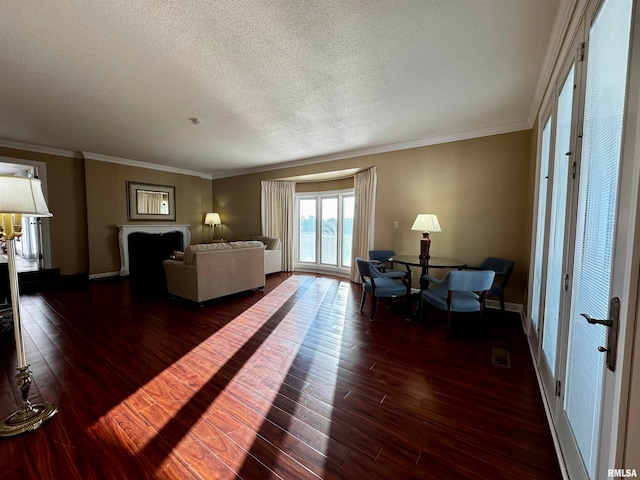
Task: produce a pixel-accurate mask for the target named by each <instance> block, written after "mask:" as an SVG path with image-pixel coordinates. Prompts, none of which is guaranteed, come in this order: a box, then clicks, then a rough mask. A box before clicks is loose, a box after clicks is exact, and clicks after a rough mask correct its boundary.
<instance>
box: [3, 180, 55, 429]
mask: <svg viewBox="0 0 640 480" xmlns="http://www.w3.org/2000/svg"><path fill="white" fill-rule="evenodd" d="M22 215H26V216H29V217H50V216H51V213H50V212H49V208H48V207H47V202H46V201H45V199H44V195H43V193H42V186H41V184H40V180H38V179H35V178H26V177H10V176H0V221H1V224H0V238H1V239H3V240H5V241H6V244H7V253H8V260H9V261H8V267H9V286H10V290H11V309H12V312H13V330H14V335H15V342H16V355H17V357H18V363H17V366H18V374H17V375H16V383H17V385H18V388H19V390H20V393H21V396H22V402H21V403H20V405H19V407H18V410H17V411H15V412H14V413H12V414H11V415H9V416H8V417H7V418H5V419H4V420H3V421H2V422H1V423H0V437H10V436H14V435H18V434H21V433H24V432H29V431H32V430H35V429H37V428H38V427H40V425H42V423H43V422H44V421H46V420H48V419H50V418H51V417H53V416H54V415H55V414H56V413H57V412H58V408H57V407H56V406H55V405H53V404H52V403H39V404H32V403H31V402H29V398H28V397H29V390H30V388H31V383H32V382H33V379H32V377H31V371H30V370H29V364H28V363H27V359H26V355H25V350H24V338H23V333H22V321H21V319H20V287H19V283H18V271H17V269H16V246H15V242H16V239H18V238H19V237H20V236H21V235H22Z"/></svg>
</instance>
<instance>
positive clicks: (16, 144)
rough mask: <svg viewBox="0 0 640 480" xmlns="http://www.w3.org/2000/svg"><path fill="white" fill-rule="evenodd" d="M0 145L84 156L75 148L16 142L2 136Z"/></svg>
mask: <svg viewBox="0 0 640 480" xmlns="http://www.w3.org/2000/svg"><path fill="white" fill-rule="evenodd" d="M0 147H5V148H13V149H14V150H25V151H28V152H36V153H46V154H47V155H56V156H58V157H67V158H79V159H81V158H82V154H81V153H80V152H74V151H73V150H64V149H62V148H53V147H45V146H43V145H33V144H30V143H22V142H14V141H13V140H4V139H2V138H0Z"/></svg>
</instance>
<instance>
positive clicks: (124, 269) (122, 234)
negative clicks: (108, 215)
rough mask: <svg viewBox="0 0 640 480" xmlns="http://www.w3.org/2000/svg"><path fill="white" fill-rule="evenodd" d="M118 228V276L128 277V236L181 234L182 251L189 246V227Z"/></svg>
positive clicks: (147, 226) (148, 226)
mask: <svg viewBox="0 0 640 480" xmlns="http://www.w3.org/2000/svg"><path fill="white" fill-rule="evenodd" d="M116 227H118V244H119V245H120V275H121V276H126V275H129V235H130V234H132V233H136V232H142V233H167V232H181V233H182V249H183V250H184V249H185V247H186V246H187V245H189V244H191V232H190V231H189V227H191V225H175V224H174V225H116Z"/></svg>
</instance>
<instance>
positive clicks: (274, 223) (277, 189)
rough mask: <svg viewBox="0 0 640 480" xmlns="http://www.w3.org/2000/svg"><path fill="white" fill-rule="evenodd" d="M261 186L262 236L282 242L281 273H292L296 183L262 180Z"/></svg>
mask: <svg viewBox="0 0 640 480" xmlns="http://www.w3.org/2000/svg"><path fill="white" fill-rule="evenodd" d="M261 185H262V198H261V199H262V202H261V214H262V215H261V217H262V235H264V236H266V237H273V238H279V239H280V240H281V242H282V271H283V272H292V271H293V261H294V258H293V238H294V228H295V223H294V220H295V218H294V209H295V196H296V183H295V182H285V181H271V180H264V181H262V182H261Z"/></svg>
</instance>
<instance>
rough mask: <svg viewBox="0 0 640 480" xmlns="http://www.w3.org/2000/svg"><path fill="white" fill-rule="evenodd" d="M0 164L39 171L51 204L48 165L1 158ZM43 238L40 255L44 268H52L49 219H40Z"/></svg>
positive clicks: (12, 158)
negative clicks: (28, 167) (24, 166)
mask: <svg viewBox="0 0 640 480" xmlns="http://www.w3.org/2000/svg"><path fill="white" fill-rule="evenodd" d="M0 163H13V164H16V165H27V166H30V167H36V168H37V169H38V179H39V180H40V184H41V185H42V193H43V195H44V199H45V200H46V202H47V205H48V204H49V190H48V187H47V164H46V163H45V162H39V161H37V160H27V159H24V158H14V157H4V156H0ZM39 221H40V229H41V236H42V245H40V254H41V255H42V267H43V268H51V265H52V263H51V226H50V224H49V218H48V217H41V218H39Z"/></svg>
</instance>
